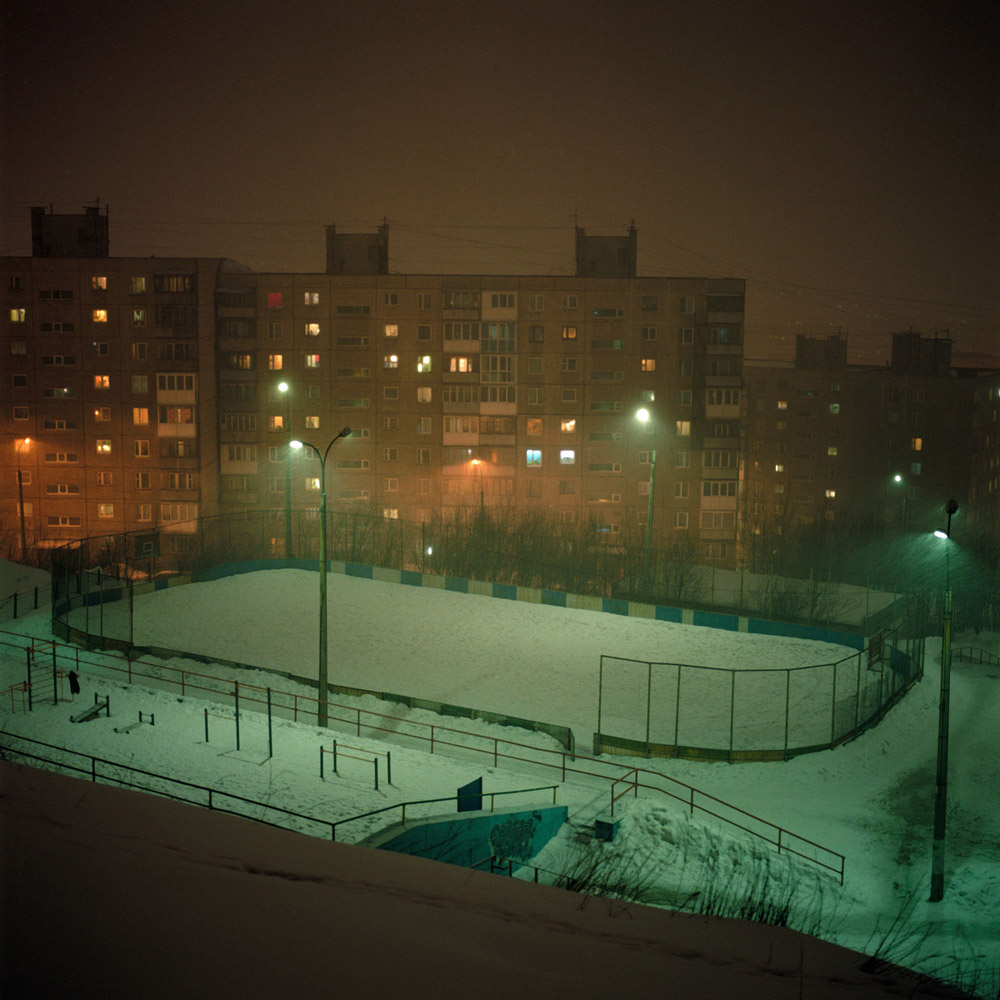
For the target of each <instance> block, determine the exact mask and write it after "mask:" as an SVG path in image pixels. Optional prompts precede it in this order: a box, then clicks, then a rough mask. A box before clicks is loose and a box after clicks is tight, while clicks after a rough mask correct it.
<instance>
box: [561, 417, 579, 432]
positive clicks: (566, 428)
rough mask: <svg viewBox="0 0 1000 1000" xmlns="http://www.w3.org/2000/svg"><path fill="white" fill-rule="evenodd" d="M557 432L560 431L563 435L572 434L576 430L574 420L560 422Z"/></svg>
mask: <svg viewBox="0 0 1000 1000" xmlns="http://www.w3.org/2000/svg"><path fill="white" fill-rule="evenodd" d="M559 430H561V431H562V432H563V433H564V434H572V433H573V432H574V431H575V430H576V420H575V419H573V418H570V419H568V420H560V421H559Z"/></svg>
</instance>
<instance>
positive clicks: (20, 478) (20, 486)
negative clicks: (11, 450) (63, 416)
mask: <svg viewBox="0 0 1000 1000" xmlns="http://www.w3.org/2000/svg"><path fill="white" fill-rule="evenodd" d="M25 444H27V445H30V444H31V438H30V437H26V438H20V439H18V442H17V505H18V508H19V509H20V511H21V558H22V559H24V558H25V555H26V553H27V551H28V539H27V536H26V535H25V533H24V473H22V472H21V446H22V445H25Z"/></svg>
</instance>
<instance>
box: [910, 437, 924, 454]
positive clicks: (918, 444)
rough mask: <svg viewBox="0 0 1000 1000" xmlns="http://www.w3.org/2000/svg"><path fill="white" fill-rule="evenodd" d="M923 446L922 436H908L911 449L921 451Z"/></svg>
mask: <svg viewBox="0 0 1000 1000" xmlns="http://www.w3.org/2000/svg"><path fill="white" fill-rule="evenodd" d="M923 447H924V439H923V438H910V448H911V449H912V450H913V451H922V450H923Z"/></svg>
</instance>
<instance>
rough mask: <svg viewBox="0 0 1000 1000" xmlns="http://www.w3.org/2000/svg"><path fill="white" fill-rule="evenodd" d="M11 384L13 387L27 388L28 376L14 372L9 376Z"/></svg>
mask: <svg viewBox="0 0 1000 1000" xmlns="http://www.w3.org/2000/svg"><path fill="white" fill-rule="evenodd" d="M11 384H12V385H13V387H14V388H15V389H27V388H28V376H27V375H24V374H21V373H18V372H15V373H14V374H13V375H12V376H11Z"/></svg>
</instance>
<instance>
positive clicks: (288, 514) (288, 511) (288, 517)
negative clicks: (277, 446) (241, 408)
mask: <svg viewBox="0 0 1000 1000" xmlns="http://www.w3.org/2000/svg"><path fill="white" fill-rule="evenodd" d="M289 388H290V386H289V385H288V383H287V382H279V383H278V392H280V393H281V394H282V395H283V396H284V397H285V558H286V559H290V558H291V556H292V421H291V401H290V398H289V395H288V390H289Z"/></svg>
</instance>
